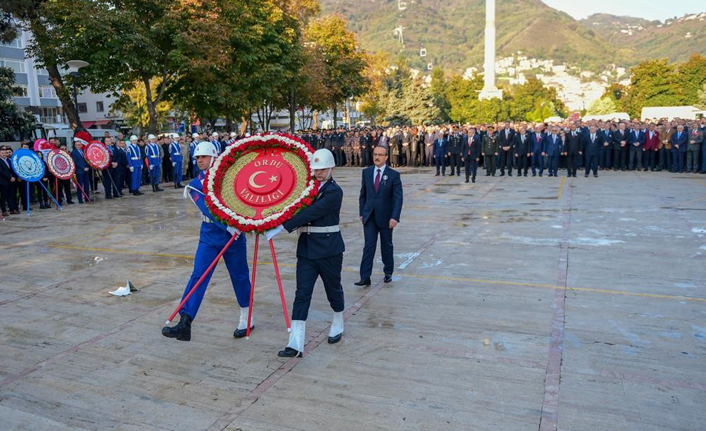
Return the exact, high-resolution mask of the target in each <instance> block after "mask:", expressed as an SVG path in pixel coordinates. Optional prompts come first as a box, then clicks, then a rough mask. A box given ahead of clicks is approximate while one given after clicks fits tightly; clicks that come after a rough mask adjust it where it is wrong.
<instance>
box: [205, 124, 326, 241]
mask: <svg viewBox="0 0 706 431" xmlns="http://www.w3.org/2000/svg"><path fill="white" fill-rule="evenodd" d="M264 148H268V149H269V148H283V149H286V150H289V152H290V153H292V154H295V155H297V156H298V157H299V158H300V159H301V160H302V161H303V162H304V164H305V166H306V168H307V178H306V187H305V188H304V190H303V191H302V192H301V194H300V195H299V197H298V198H297V199H296V200H294V201H293V202H292V203H290V204H289V205H287V206H286V207H284V208H283V209H282V210H281V211H278V212H276V213H273V214H270V215H269V216H267V217H265V218H263V219H258V220H256V219H253V218H251V217H247V216H242V215H240V214H237V213H236V212H235V211H233V210H232V209H231V208H229V207H228V206H227V205H226V204H225V202H224V201H223V199H222V198H221V197H220V196H221V185H222V183H223V176H224V175H225V173H226V172H227V171H228V169H229V168H230V167H231V166H233V164H235V163H236V162H237V160H238V159H239V158H240V157H241V156H243V155H245V154H247V153H249V152H251V151H253V150H258V149H264ZM313 153H314V150H313V149H312V148H311V146H309V144H307V143H306V142H304V141H302V140H301V139H298V138H295V137H293V136H290V135H283V134H270V133H265V134H260V135H253V136H250V137H249V138H244V139H241V140H239V141H236V142H235V143H233V144H232V145H229V146H228V147H226V150H225V151H224V152H223V153H222V154H221V155H220V156H219V157H218V158H217V159H216V161H215V162H214V163H213V166H211V168H210V169H208V171H206V177H205V179H204V192H205V194H206V205H207V206H208V209H209V211H211V214H213V216H214V217H215V218H216V219H218V220H220V221H221V222H223V223H225V224H227V225H229V226H233V227H235V228H236V229H238V230H239V231H241V232H257V233H264V232H265V231H267V230H269V229H273V228H275V227H277V226H279V225H281V224H282V223H284V222H285V221H287V220H289V219H290V218H292V217H293V216H294V215H295V214H296V213H297V212H299V211H301V210H302V209H303V208H306V207H307V206H309V205H311V204H312V202H313V201H314V197H316V193H317V192H318V190H319V181H318V180H317V179H316V178H315V177H314V175H313V171H312V169H311V166H310V164H309V160H310V159H311V157H312V156H313Z"/></svg>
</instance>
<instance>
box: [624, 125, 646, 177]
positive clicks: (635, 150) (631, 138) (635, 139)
mask: <svg viewBox="0 0 706 431" xmlns="http://www.w3.org/2000/svg"><path fill="white" fill-rule="evenodd" d="M628 144H629V147H630V156H629V158H628V170H629V171H632V170H633V169H637V170H638V171H639V170H642V148H643V147H644V146H645V134H644V133H643V132H642V130H640V127H639V124H637V123H633V124H632V125H631V126H630V133H628Z"/></svg>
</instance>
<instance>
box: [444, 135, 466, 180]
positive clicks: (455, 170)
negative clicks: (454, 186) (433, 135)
mask: <svg viewBox="0 0 706 431" xmlns="http://www.w3.org/2000/svg"><path fill="white" fill-rule="evenodd" d="M462 150H463V142H462V139H461V134H460V133H458V127H456V126H454V130H453V133H450V134H449V143H448V153H447V155H448V156H449V164H450V165H451V173H450V174H449V176H452V177H453V176H454V175H458V176H459V177H460V176H461V151H462Z"/></svg>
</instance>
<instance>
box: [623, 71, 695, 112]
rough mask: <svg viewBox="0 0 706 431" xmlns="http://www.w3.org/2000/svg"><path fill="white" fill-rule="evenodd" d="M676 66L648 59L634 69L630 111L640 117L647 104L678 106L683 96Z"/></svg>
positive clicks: (629, 93)
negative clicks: (678, 82)
mask: <svg viewBox="0 0 706 431" xmlns="http://www.w3.org/2000/svg"><path fill="white" fill-rule="evenodd" d="M675 70H676V67H675V66H674V65H672V64H669V62H668V60H667V59H664V60H647V61H643V62H641V63H640V64H638V65H637V66H636V67H635V68H634V69H633V70H632V77H631V78H630V88H629V89H628V113H629V114H630V116H631V117H633V118H635V117H639V116H640V114H641V113H642V108H644V107H646V106H678V105H680V104H681V101H682V96H681V91H680V89H679V86H678V84H677V77H676V74H675Z"/></svg>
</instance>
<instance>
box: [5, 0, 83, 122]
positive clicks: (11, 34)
mask: <svg viewBox="0 0 706 431" xmlns="http://www.w3.org/2000/svg"><path fill="white" fill-rule="evenodd" d="M53 3H54V4H55V5H58V4H61V5H62V6H64V7H68V5H67V3H72V4H73V2H72V1H69V0H55V1H54V2H53ZM48 4H49V3H47V2H46V0H33V1H30V0H3V1H2V3H0V39H2V40H4V41H10V40H12V39H14V38H15V37H16V36H17V34H18V29H23V30H26V31H30V32H32V36H33V37H32V40H31V42H30V44H29V46H28V47H27V49H26V51H27V53H28V54H30V55H32V56H34V57H35V58H36V60H37V63H38V64H39V65H41V66H44V68H45V69H46V70H47V72H48V74H49V81H50V82H51V85H52V86H53V87H54V90H55V91H56V95H57V97H58V98H59V100H60V101H61V105H62V106H63V108H64V113H65V114H66V117H67V118H68V120H69V123H70V124H71V127H72V128H76V126H77V122H78V119H77V118H76V108H75V106H74V102H73V99H72V98H71V92H70V91H69V89H68V88H67V87H66V85H64V79H63V77H62V75H61V73H60V71H59V69H60V67H62V66H63V65H64V64H66V62H65V61H64V62H61V60H60V59H59V55H58V53H57V51H58V50H59V49H60V47H61V45H62V43H63V39H62V38H61V36H60V35H59V31H58V30H59V28H57V26H56V25H55V24H54V23H52V21H51V20H50V19H49V17H48V16H47V12H46V6H47V5H48ZM92 48H93V47H92ZM71 59H79V58H71Z"/></svg>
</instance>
